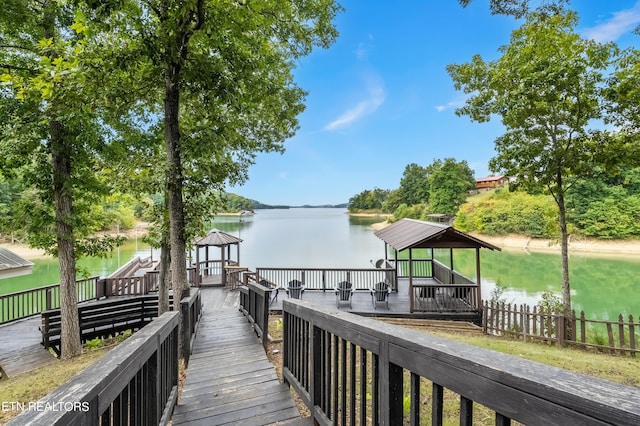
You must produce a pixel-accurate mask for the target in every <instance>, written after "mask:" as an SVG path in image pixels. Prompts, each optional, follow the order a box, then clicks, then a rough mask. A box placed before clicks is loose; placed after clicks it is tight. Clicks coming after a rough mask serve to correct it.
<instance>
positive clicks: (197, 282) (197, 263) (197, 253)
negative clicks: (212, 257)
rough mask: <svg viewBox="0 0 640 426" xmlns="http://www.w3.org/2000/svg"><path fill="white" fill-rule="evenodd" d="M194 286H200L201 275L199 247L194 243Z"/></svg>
mask: <svg viewBox="0 0 640 426" xmlns="http://www.w3.org/2000/svg"><path fill="white" fill-rule="evenodd" d="M195 269H196V270H195V274H196V286H197V287H200V286H202V277H201V276H200V247H199V246H198V245H196V268H195Z"/></svg>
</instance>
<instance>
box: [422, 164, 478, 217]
mask: <svg viewBox="0 0 640 426" xmlns="http://www.w3.org/2000/svg"><path fill="white" fill-rule="evenodd" d="M429 168H430V170H431V173H430V176H429V200H430V201H429V213H440V214H447V215H452V216H453V215H454V214H456V212H457V211H458V208H459V207H460V206H461V205H462V204H463V203H464V202H465V200H466V199H467V195H468V194H469V191H470V190H472V189H474V188H475V187H476V180H475V178H474V177H473V170H471V169H470V168H469V165H468V164H467V162H466V161H459V162H457V161H455V159H453V158H445V159H444V161H441V160H436V161H434V162H433V163H432V164H431V166H429Z"/></svg>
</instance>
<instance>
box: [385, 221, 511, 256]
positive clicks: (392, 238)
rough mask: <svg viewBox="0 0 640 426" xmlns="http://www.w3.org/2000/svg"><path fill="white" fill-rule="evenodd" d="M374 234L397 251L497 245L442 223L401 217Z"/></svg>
mask: <svg viewBox="0 0 640 426" xmlns="http://www.w3.org/2000/svg"><path fill="white" fill-rule="evenodd" d="M375 235H376V236H377V237H378V238H380V239H381V240H383V241H384V242H386V243H387V244H389V245H390V246H391V247H393V248H394V249H396V250H398V251H402V250H406V249H408V248H488V249H491V250H500V248H499V247H497V246H494V245H492V244H489V243H486V242H484V241H482V240H479V239H478V238H475V237H472V236H471V235H469V234H465V233H464V232H461V231H458V230H456V229H455V228H454V227H453V226H451V225H447V224H444V223H435V222H423V221H421V220H415V219H406V218H405V219H402V220H399V221H398V222H396V223H393V224H391V225H389V226H387V227H385V228H383V229H381V230H379V231H376V232H375Z"/></svg>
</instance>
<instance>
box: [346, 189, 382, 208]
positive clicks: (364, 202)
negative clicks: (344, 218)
mask: <svg viewBox="0 0 640 426" xmlns="http://www.w3.org/2000/svg"><path fill="white" fill-rule="evenodd" d="M389 193H390V191H389V190H386V189H380V188H375V189H373V190H369V189H365V190H364V191H362V192H361V193H359V194H356V195H354V196H353V197H351V198H350V199H349V207H348V210H349V211H350V212H352V213H356V212H357V211H359V210H382V206H383V205H384V202H385V200H386V198H387V196H388V195H389Z"/></svg>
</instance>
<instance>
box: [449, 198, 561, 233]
mask: <svg viewBox="0 0 640 426" xmlns="http://www.w3.org/2000/svg"><path fill="white" fill-rule="evenodd" d="M556 216H557V207H556V206H555V203H554V201H553V199H552V198H551V197H549V196H545V195H529V194H526V193H524V192H518V191H516V192H510V191H508V190H505V189H499V190H497V191H496V192H495V193H494V195H493V196H492V197H489V198H485V199H482V200H480V201H479V202H477V203H475V204H471V203H467V204H464V205H462V206H461V207H460V210H459V211H458V214H457V216H456V219H455V221H454V225H455V226H456V228H458V229H460V230H462V231H465V232H480V233H483V234H487V235H504V234H510V233H513V234H523V235H527V236H530V237H554V236H555V235H557V217H556Z"/></svg>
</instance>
